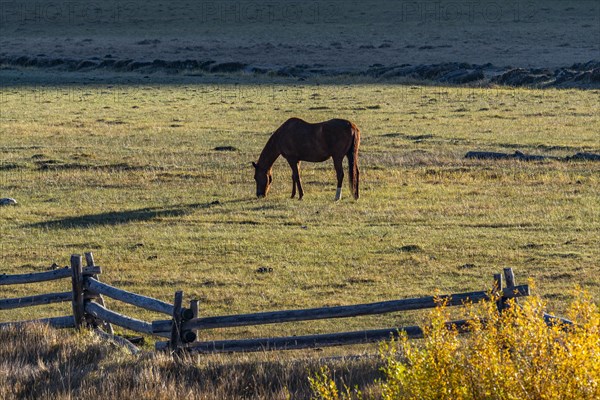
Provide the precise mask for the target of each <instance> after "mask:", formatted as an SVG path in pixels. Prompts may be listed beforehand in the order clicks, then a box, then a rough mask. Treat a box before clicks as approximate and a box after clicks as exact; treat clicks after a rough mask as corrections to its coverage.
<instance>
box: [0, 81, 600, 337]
mask: <svg viewBox="0 0 600 400" xmlns="http://www.w3.org/2000/svg"><path fill="white" fill-rule="evenodd" d="M598 94H599V92H598V91H597V90H590V91H579V90H544V91H538V90H531V89H510V88H481V89H480V88H458V87H456V88H453V87H428V86H408V85H395V84H385V85H382V84H378V83H374V82H368V81H364V82H356V83H353V84H349V83H347V82H339V81H335V80H333V81H327V80H325V79H320V80H314V81H312V80H309V81H306V82H293V83H292V82H290V81H289V80H287V81H286V80H277V79H269V80H263V79H258V78H254V77H251V76H250V77H249V76H243V75H240V76H237V77H235V79H230V78H219V77H218V76H212V77H199V78H197V79H194V78H185V79H181V80H180V81H179V82H171V83H162V84H158V83H157V84H143V83H140V82H137V83H136V84H129V85H121V84H108V83H97V84H85V85H83V84H80V83H77V84H71V85H69V84H62V85H52V86H44V85H30V86H28V85H24V86H18V85H15V86H6V87H3V88H2V93H1V97H0V101H1V103H2V104H1V110H2V111H1V119H2V121H1V122H2V131H3V132H2V135H1V136H0V148H1V151H2V161H1V164H0V184H1V188H2V193H1V195H2V196H3V197H4V196H10V197H14V198H15V199H17V201H18V202H19V204H18V205H17V206H14V207H3V208H2V209H0V226H1V228H0V235H1V236H2V241H1V251H0V255H1V257H0V270H1V271H2V272H6V273H24V272H34V271H42V270H46V269H48V268H50V266H51V265H52V264H53V263H57V264H58V265H60V266H63V265H66V264H67V263H68V261H67V257H68V255H69V254H71V253H78V252H79V253H81V252H83V251H93V252H94V254H95V256H96V261H97V263H98V264H99V265H102V266H103V267H104V274H103V279H104V281H106V282H108V283H110V284H113V285H115V286H118V287H120V288H123V289H125V290H130V291H133V292H136V293H141V294H146V295H149V296H153V297H156V298H159V299H162V300H165V301H169V302H170V301H172V294H173V292H174V291H175V290H177V289H181V290H183V291H184V293H185V295H186V298H187V299H188V300H189V299H191V298H199V299H200V300H201V312H200V313H201V315H217V314H227V313H242V312H253V311H267V310H276V309H291V308H302V307H319V306H331V305H344V304H353V303H360V302H369V301H381V300H387V299H394V298H403V297H415V296H421V295H428V294H432V293H435V292H439V293H451V292H460V291H468V290H479V289H480V288H482V287H489V286H490V280H489V277H490V276H491V274H492V273H494V272H496V271H498V270H501V269H502V268H503V267H507V266H510V267H513V268H514V269H515V271H516V273H517V276H519V277H521V278H523V277H526V276H527V277H531V278H533V280H534V282H535V283H536V287H535V288H534V289H533V290H534V293H536V294H540V295H541V296H542V297H543V298H544V299H545V300H547V301H548V303H549V310H550V311H552V312H554V313H556V314H561V312H562V311H564V309H565V308H566V304H567V303H568V302H570V301H571V300H572V294H571V293H569V292H565V291H564V288H565V287H575V285H579V286H581V287H582V288H583V289H585V290H588V291H589V292H590V293H591V295H592V297H593V298H594V299H598V297H599V295H600V281H599V280H598V273H599V272H600V264H599V262H598V260H599V259H600V249H599V247H598V245H597V244H598V242H599V239H600V219H599V216H600V202H598V199H599V198H600V164H598V163H597V162H596V163H595V162H580V161H563V160H545V161H533V162H523V161H515V160H498V161H491V160H466V159H464V154H465V153H466V152H467V151H469V150H486V151H505V152H511V153H512V152H514V151H515V150H520V151H523V152H526V153H531V154H540V155H549V156H557V157H564V156H567V155H572V154H574V153H576V152H579V151H591V152H599V151H600V142H599V138H598V132H599V131H600V115H599V113H598ZM292 116H298V117H302V118H304V119H306V120H308V121H312V122H317V121H322V120H326V119H329V118H331V117H339V118H346V119H349V120H351V121H353V122H354V123H356V124H357V125H358V126H359V127H360V129H361V132H362V138H361V148H360V161H359V165H360V168H361V198H360V200H359V201H358V202H355V201H354V200H352V199H351V196H350V193H349V190H348V186H347V180H346V181H345V182H344V195H343V199H342V201H341V202H337V203H336V202H333V197H334V195H335V186H336V185H335V172H334V170H333V166H332V163H331V161H328V162H326V163H321V164H309V163H303V170H302V174H303V185H304V191H305V195H304V199H303V200H302V201H298V200H296V199H294V200H292V199H289V194H290V189H291V177H290V175H291V172H290V170H289V167H288V165H287V163H286V162H285V160H283V159H279V160H278V161H277V162H276V163H275V166H274V170H273V171H274V182H273V187H272V188H271V192H270V193H269V196H268V197H267V198H265V199H256V198H255V185H254V180H253V173H254V171H253V168H252V166H251V161H256V160H257V158H258V155H259V153H260V150H261V149H262V147H263V146H264V144H265V143H266V141H267V139H268V137H269V135H270V134H271V133H272V131H273V130H274V129H276V128H277V127H278V126H279V125H280V124H281V123H282V122H283V121H285V120H286V119H287V118H289V117H292ZM345 163H346V161H344V165H346V164H345ZM346 179H347V176H346ZM261 267H267V268H266V272H265V269H261ZM269 268H272V271H271V270H270V269H269ZM269 271H271V272H269ZM52 285H53V284H52V283H49V284H48V285H47V287H48V288H51V287H52ZM22 290H25V288H19V287H10V288H2V289H0V295H1V296H2V297H17V296H22V295H25V293H24V292H23V291H22ZM59 307H63V308H64V306H48V308H47V309H50V310H51V313H52V312H53V313H56V315H58V314H60V310H59ZM119 307H122V308H121V309H122V310H125V309H126V306H124V305H118V304H111V308H114V309H115V310H119V309H120V308H119ZM26 310H28V309H21V310H15V311H11V312H3V315H2V319H3V320H17V319H27V318H30V317H31V316H29V315H26V313H27V312H28V311H26ZM63 311H64V310H63ZM136 315H138V316H139V317H140V318H145V319H148V320H151V319H152V316H145V315H143V314H141V315H140V314H139V313H138V314H136ZM403 322H405V321H402V320H399V319H398V318H397V317H391V316H387V317H383V316H381V317H364V318H356V319H352V320H351V321H346V320H337V321H336V320H334V321H328V322H322V321H321V322H309V323H302V324H294V325H292V324H290V325H285V326H284V327H283V328H282V327H281V326H279V327H277V332H275V331H273V330H272V328H271V327H269V326H263V327H260V328H256V331H255V328H251V329H238V330H227V331H225V330H223V331H222V332H216V333H213V334H211V337H213V338H215V339H216V338H218V337H219V335H221V337H223V338H229V337H251V336H255V335H257V334H260V335H270V334H273V335H279V334H293V333H295V332H299V331H301V332H302V333H313V332H323V331H328V330H334V329H338V328H341V327H343V329H344V330H351V329H353V328H356V329H363V328H369V327H371V326H373V327H381V326H383V325H389V324H400V323H403ZM382 324H383V325H382Z"/></svg>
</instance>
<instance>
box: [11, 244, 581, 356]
mask: <svg viewBox="0 0 600 400" xmlns="http://www.w3.org/2000/svg"><path fill="white" fill-rule="evenodd" d="M85 259H86V265H87V266H86V267H83V265H82V257H81V256H79V255H73V256H71V266H70V267H65V268H62V269H58V270H53V271H46V272H39V273H31V274H20V275H5V274H3V275H0V285H16V284H30V283H36V282H44V281H49V280H55V279H63V278H68V277H71V291H69V292H60V293H48V294H39V295H32V296H26V297H20V298H9V299H0V310H8V309H13V308H19V307H30V306H37V305H43V304H51V303H58V302H71V308H72V315H68V316H62V317H51V318H39V319H35V320H31V321H18V322H3V323H0V327H2V326H6V325H15V324H26V323H31V322H38V323H46V324H49V325H51V326H53V327H56V328H77V329H81V328H82V327H91V328H94V329H95V330H96V331H97V332H101V331H100V330H99V329H102V330H103V331H105V332H107V333H108V334H109V336H111V335H113V328H112V325H116V326H120V327H122V328H125V329H128V330H131V331H135V332H139V333H142V334H147V335H153V336H156V337H162V338H167V339H168V341H159V342H157V343H156V349H158V350H166V349H170V350H179V349H185V350H186V351H191V352H199V353H215V352H236V351H246V352H249V351H264V350H287V349H302V348H308V347H323V346H339V345H349V344H358V343H368V342H375V341H381V340H387V339H389V338H391V337H397V336H398V335H399V334H400V333H401V332H404V333H405V334H406V335H407V336H408V337H409V338H419V337H422V336H423V330H422V328H421V327H418V326H398V327H391V328H384V329H371V330H361V331H353V332H336V333H323V334H315V335H303V336H302V335H301V336H289V337H268V338H254V339H240V340H218V341H197V334H196V332H197V331H200V330H209V329H215V328H232V327H240V326H249V325H263V324H278V323H285V322H298V321H309V320H320V319H333V318H350V317H357V316H364V315H376V314H387V313H394V312H402V311H409V310H421V309H428V308H435V307H437V306H438V305H439V304H445V305H446V306H462V305H464V304H466V303H477V302H481V301H488V300H492V299H493V300H495V301H496V303H497V306H498V310H499V312H501V311H502V310H503V309H504V308H505V307H506V305H507V301H508V300H509V299H514V298H519V297H523V296H529V286H528V285H516V284H515V279H514V274H513V272H512V269H510V268H506V269H504V278H505V280H506V285H504V284H503V275H502V274H496V275H494V281H493V282H494V283H493V287H492V288H491V290H488V291H475V292H466V293H456V294H449V295H439V296H426V297H421V298H412V299H399V300H390V301H382V302H376V303H366V304H356V305H347V306H336V307H321V308H308V309H298V310H282V311H269V312H258V313H251V314H239V315H225V316H211V317H199V316H198V301H197V300H193V301H191V302H190V306H189V308H186V307H184V306H183V292H181V291H178V292H176V293H175V296H174V302H173V304H169V303H167V302H164V301H161V300H158V299H154V298H152V297H148V296H143V295H140V294H136V293H132V292H128V291H126V290H122V289H119V288H116V287H114V286H111V285H109V284H106V283H103V282H100V279H99V277H98V275H99V274H101V273H102V269H101V268H100V267H98V266H96V265H95V264H94V258H93V255H92V253H85ZM104 296H105V297H108V298H111V299H114V300H118V301H121V302H124V303H128V304H131V305H133V306H136V307H139V308H142V309H144V310H148V311H152V312H156V313H161V314H166V315H168V316H170V319H165V320H155V321H152V322H147V321H142V320H139V319H136V318H133V317H130V316H126V315H123V314H120V313H117V312H115V311H112V310H110V309H109V308H108V307H107V306H106V304H105V302H104ZM544 319H545V321H546V323H548V324H556V323H570V321H567V320H564V319H562V318H559V317H554V316H551V315H548V314H546V315H545V316H544ZM469 322H470V321H466V320H461V321H450V322H448V323H447V325H448V326H453V327H454V328H456V329H458V330H459V331H460V332H463V331H465V330H466V329H467V328H468V325H469Z"/></svg>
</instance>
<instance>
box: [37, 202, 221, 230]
mask: <svg viewBox="0 0 600 400" xmlns="http://www.w3.org/2000/svg"><path fill="white" fill-rule="evenodd" d="M219 204H220V203H219V202H218V201H213V202H211V203H202V204H201V203H197V204H187V205H180V206H173V207H147V208H141V209H139V210H127V211H111V212H105V213H100V214H89V215H81V216H76V217H66V218H61V219H57V220H54V221H44V222H36V223H34V224H29V225H26V227H27V228H49V229H69V228H87V227H93V226H102V225H121V224H128V223H130V222H141V221H150V220H152V219H155V218H161V217H181V216H184V215H188V214H191V213H192V212H194V210H198V209H205V208H210V207H213V206H216V205H219Z"/></svg>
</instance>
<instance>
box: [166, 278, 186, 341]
mask: <svg viewBox="0 0 600 400" xmlns="http://www.w3.org/2000/svg"><path fill="white" fill-rule="evenodd" d="M182 303H183V292H182V291H181V290H179V291H177V292H175V300H174V302H173V325H172V327H171V340H170V341H169V347H170V348H171V351H175V350H177V349H178V348H179V347H180V346H181V320H182V318H181V305H182Z"/></svg>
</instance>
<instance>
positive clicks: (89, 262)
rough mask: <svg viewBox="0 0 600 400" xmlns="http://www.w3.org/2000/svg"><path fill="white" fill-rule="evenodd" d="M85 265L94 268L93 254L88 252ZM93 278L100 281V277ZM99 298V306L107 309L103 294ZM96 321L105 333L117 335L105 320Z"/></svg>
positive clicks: (94, 276)
mask: <svg viewBox="0 0 600 400" xmlns="http://www.w3.org/2000/svg"><path fill="white" fill-rule="evenodd" d="M85 263H86V266H88V267H94V266H95V264H94V255H93V254H92V253H91V252H87V253H85ZM92 278H94V279H96V280H97V281H100V278H99V277H98V275H92ZM97 296H98V297H97V298H98V304H100V305H101V306H102V307H106V305H105V304H104V297H102V295H101V294H98V295H97ZM95 320H96V324H98V325H100V326H102V329H104V332H106V333H108V334H110V335H113V336H114V334H115V331H114V330H113V327H112V325H111V324H110V323H108V322H106V321H103V320H99V319H97V318H95Z"/></svg>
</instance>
